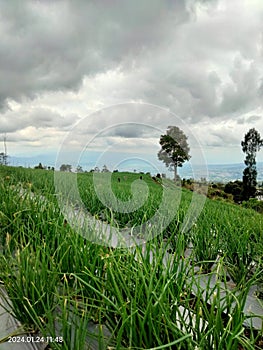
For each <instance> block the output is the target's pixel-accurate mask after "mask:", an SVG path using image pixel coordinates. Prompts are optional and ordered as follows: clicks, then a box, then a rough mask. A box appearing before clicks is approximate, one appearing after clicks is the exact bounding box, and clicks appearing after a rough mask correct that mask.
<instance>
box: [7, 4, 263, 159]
mask: <svg viewBox="0 0 263 350" xmlns="http://www.w3.org/2000/svg"><path fill="white" fill-rule="evenodd" d="M0 38H1V40H0V79H1V84H0V136H1V138H3V136H4V135H5V134H6V138H7V141H8V142H7V146H8V153H9V154H10V155H11V156H31V155H44V154H45V155H49V154H50V155H51V156H52V157H53V158H54V155H56V154H57V153H59V152H61V150H62V151H63V152H64V153H65V154H66V153H67V154H72V155H73V154H75V153H74V152H80V150H82V152H83V149H85V150H86V153H87V152H89V157H90V159H91V158H92V156H91V154H93V155H94V154H97V155H101V156H102V157H104V158H103V161H105V162H108V163H111V160H112V159H113V158H111V157H113V156H112V154H116V153H117V152H118V151H119V152H120V151H121V153H122V154H126V155H127V156H126V159H128V157H131V158H132V157H137V158H140V157H141V159H145V162H147V161H149V162H153V159H155V158H156V152H157V151H158V149H159V145H158V140H159V135H160V134H161V133H164V132H165V130H166V128H167V127H168V126H169V125H178V126H180V127H181V128H182V130H183V131H184V132H185V134H186V135H187V136H188V138H189V143H190V148H191V154H192V160H193V161H194V159H195V160H196V162H197V163H198V161H199V160H198V157H200V154H201V153H200V152H201V151H202V152H203V155H204V158H205V160H206V161H207V162H208V163H238V162H243V159H244V155H243V154H242V151H241V147H240V141H241V140H242V139H243V137H244V134H245V133H246V132H247V131H248V130H249V129H250V128H251V127H255V128H256V129H257V130H258V131H259V132H261V134H262V136H263V105H262V101H263V1H262V0H231V1H229V0H189V1H188V0H185V1H184V0H142V1H137V0H136V1H130V0H86V1H85V0H75V1H70V0H65V1H64V0H52V1H51V0H50V1H48V0H46V1H45V0H43V1H40V0H39V1H37V0H34V1H33V0H32V1H29V0H28V1H27V0H25V1H20V0H12V1H5V0H0ZM120 124H123V125H120ZM69 135H70V136H69ZM1 148H2V143H1V146H0V151H2V150H1ZM261 153H263V151H262V152H261ZM147 155H148V156H149V158H147V157H148V156H147ZM110 158H111V160H110ZM147 159H148V160H147ZM40 160H41V159H40ZM258 160H263V155H261V154H259V155H258ZM118 162H120V159H117V158H116V161H115V164H114V165H116V164H117V163H118ZM110 165H112V166H113V164H110Z"/></svg>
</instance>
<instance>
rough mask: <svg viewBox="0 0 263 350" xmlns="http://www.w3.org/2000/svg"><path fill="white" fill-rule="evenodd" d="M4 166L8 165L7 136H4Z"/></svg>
mask: <svg viewBox="0 0 263 350" xmlns="http://www.w3.org/2000/svg"><path fill="white" fill-rule="evenodd" d="M3 158H4V159H3V161H4V165H7V147H6V134H5V135H4V157H3Z"/></svg>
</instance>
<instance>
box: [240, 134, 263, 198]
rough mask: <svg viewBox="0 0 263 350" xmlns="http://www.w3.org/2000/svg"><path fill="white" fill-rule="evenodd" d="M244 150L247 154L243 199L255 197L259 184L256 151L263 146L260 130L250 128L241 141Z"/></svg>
mask: <svg viewBox="0 0 263 350" xmlns="http://www.w3.org/2000/svg"><path fill="white" fill-rule="evenodd" d="M241 146H242V151H243V152H244V153H245V154H246V158H245V164H246V166H247V167H246V168H245V169H244V172H243V194H242V195H243V199H244V200H248V199H249V198H253V197H255V193H256V185H257V169H256V153H257V152H258V151H259V150H260V148H261V147H262V146H263V139H261V137H260V134H259V132H258V131H257V130H256V129H254V128H253V129H250V130H249V131H248V133H246V134H245V138H244V141H242V142H241Z"/></svg>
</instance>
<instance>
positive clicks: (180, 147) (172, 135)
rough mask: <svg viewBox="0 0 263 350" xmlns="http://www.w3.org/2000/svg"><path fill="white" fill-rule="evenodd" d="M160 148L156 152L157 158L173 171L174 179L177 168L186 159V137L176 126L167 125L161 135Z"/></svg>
mask: <svg viewBox="0 0 263 350" xmlns="http://www.w3.org/2000/svg"><path fill="white" fill-rule="evenodd" d="M159 143H160V145H161V147H162V148H161V150H160V151H159V152H158V158H159V160H161V161H163V162H164V164H165V165H166V166H167V167H168V168H169V170H173V171H174V180H175V181H176V180H177V178H178V174H177V168H178V167H182V166H183V163H184V162H185V161H188V160H189V159H190V158H191V156H190V155H189V152H190V148H189V145H188V143H187V137H186V136H185V134H184V132H183V131H182V130H181V129H179V128H178V127H177V126H168V129H167V130H166V134H165V135H161V137H160V141H159Z"/></svg>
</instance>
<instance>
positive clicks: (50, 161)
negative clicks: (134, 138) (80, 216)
mask: <svg viewBox="0 0 263 350" xmlns="http://www.w3.org/2000/svg"><path fill="white" fill-rule="evenodd" d="M55 159H56V156H55V155H54V156H53V155H38V156H33V157H9V164H10V165H12V166H23V167H26V168H28V167H30V168H32V167H34V166H36V165H38V164H39V162H41V163H42V164H43V165H47V166H51V167H52V166H55ZM81 165H82V164H81ZM85 165H86V166H85ZM244 167H245V165H244V164H243V163H236V164H207V171H206V169H204V166H198V165H195V166H194V167H193V166H192V167H191V164H189V163H185V164H184V166H183V167H182V168H179V169H178V170H179V171H178V172H179V175H180V176H181V178H195V179H200V178H201V177H205V178H206V179H207V180H208V181H217V182H228V181H234V180H242V174H243V170H244ZM91 168H92V164H89V165H88V164H83V169H88V170H89V169H91ZM193 168H194V169H193ZM137 170H138V171H145V172H146V171H148V169H137ZM257 171H258V176H257V180H258V181H259V182H260V181H263V162H258V163H257ZM167 175H168V176H169V177H172V176H173V175H172V173H171V172H167Z"/></svg>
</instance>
